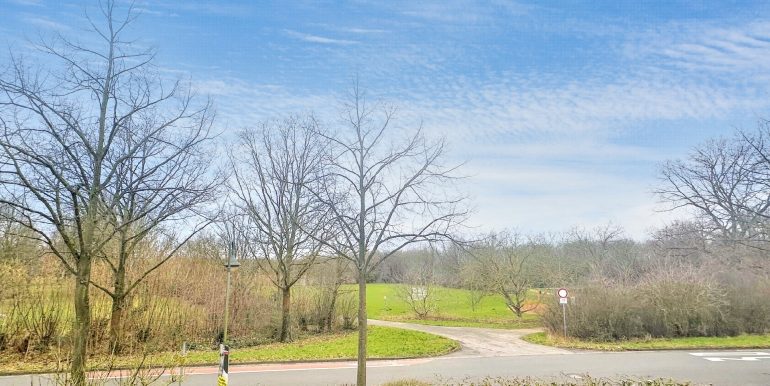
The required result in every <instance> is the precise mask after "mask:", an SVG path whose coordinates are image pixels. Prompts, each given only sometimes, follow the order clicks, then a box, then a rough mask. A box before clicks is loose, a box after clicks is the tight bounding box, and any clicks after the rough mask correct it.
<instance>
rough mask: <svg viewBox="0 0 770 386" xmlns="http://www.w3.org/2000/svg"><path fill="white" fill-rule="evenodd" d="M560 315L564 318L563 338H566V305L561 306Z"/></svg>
mask: <svg viewBox="0 0 770 386" xmlns="http://www.w3.org/2000/svg"><path fill="white" fill-rule="evenodd" d="M561 314H562V316H563V317H564V337H565V338H566V337H567V305H566V304H564V303H562V304H561Z"/></svg>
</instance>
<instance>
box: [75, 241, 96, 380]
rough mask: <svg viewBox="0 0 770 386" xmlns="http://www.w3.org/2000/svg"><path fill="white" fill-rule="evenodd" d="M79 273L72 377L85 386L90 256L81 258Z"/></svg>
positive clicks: (76, 289) (89, 316)
mask: <svg viewBox="0 0 770 386" xmlns="http://www.w3.org/2000/svg"><path fill="white" fill-rule="evenodd" d="M77 272H78V274H77V276H76V277H75V326H74V327H75V328H74V332H75V342H74V347H73V349H72V363H71V364H70V377H71V378H72V384H73V385H74V386H84V385H85V384H86V373H85V367H86V355H87V350H88V335H89V334H88V333H89V331H88V330H89V328H90V326H91V307H90V305H89V301H88V299H89V295H88V289H89V282H90V280H91V258H90V256H80V259H78V267H77Z"/></svg>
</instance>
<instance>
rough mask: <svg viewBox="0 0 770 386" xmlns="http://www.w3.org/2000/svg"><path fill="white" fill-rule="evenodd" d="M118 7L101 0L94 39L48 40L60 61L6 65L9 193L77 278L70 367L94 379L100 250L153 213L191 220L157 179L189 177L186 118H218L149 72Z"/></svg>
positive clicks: (4, 177) (2, 79) (3, 96)
mask: <svg viewBox="0 0 770 386" xmlns="http://www.w3.org/2000/svg"><path fill="white" fill-rule="evenodd" d="M117 8H118V7H117V5H116V2H115V1H112V0H108V1H105V2H104V3H102V4H101V7H100V11H101V15H100V17H102V18H103V22H100V23H97V22H94V21H93V20H90V19H89V20H90V22H91V28H92V32H93V34H92V35H91V36H89V39H90V40H91V41H92V42H90V43H88V44H84V43H79V42H77V41H75V40H72V39H66V38H63V37H61V36H59V37H57V38H56V39H54V40H52V41H51V42H50V43H49V42H43V43H42V44H41V45H39V47H40V49H41V50H42V52H43V53H45V54H47V55H48V56H49V57H51V58H53V63H59V64H60V67H58V68H52V69H50V70H49V71H43V70H38V71H35V70H34V69H32V68H29V67H27V66H26V64H25V63H24V62H23V61H22V60H21V59H18V58H16V57H13V58H12V59H11V61H10V65H9V68H8V69H7V70H6V71H4V72H3V73H2V75H1V76H0V130H2V132H1V134H0V157H2V169H0V182H2V189H3V190H2V194H1V195H0V202H1V203H3V204H6V205H9V206H11V207H13V208H15V209H16V210H17V212H18V213H19V214H20V216H19V217H18V220H17V223H19V224H20V225H22V226H25V227H27V228H28V229H29V230H31V231H32V232H34V235H35V236H34V237H35V238H36V239H38V240H40V241H42V242H43V243H45V244H46V245H47V247H48V248H49V249H50V250H51V252H52V253H53V254H54V255H56V256H57V257H58V258H59V260H60V261H61V262H62V264H63V265H64V267H66V269H67V270H68V271H69V272H71V273H72V274H73V276H74V278H75V295H74V306H75V307H74V308H75V324H74V329H73V331H74V333H73V335H74V344H73V347H72V354H71V360H72V362H71V368H70V370H71V379H72V381H73V383H74V384H76V385H83V384H85V382H86V379H85V371H84V370H85V365H86V354H87V353H86V351H87V345H88V337H89V328H90V322H91V319H90V318H91V317H90V313H91V312H90V305H89V287H90V285H91V283H92V280H91V269H92V263H93V261H94V260H95V259H99V258H102V257H105V251H106V247H107V246H108V244H109V243H111V242H114V241H115V240H116V235H120V234H121V233H122V232H123V233H124V234H125V241H126V243H124V244H123V245H124V246H127V247H129V249H130V245H131V244H130V243H131V242H132V240H137V239H138V238H141V237H143V236H142V235H144V234H146V233H147V232H148V231H149V230H152V229H157V226H149V227H148V224H153V223H159V221H161V222H162V221H165V220H168V219H171V218H174V219H177V220H180V221H181V220H182V217H175V216H176V214H178V212H174V211H172V213H175V214H170V215H169V214H168V213H169V212H168V211H166V209H164V208H165V207H168V206H184V204H182V203H181V201H178V200H177V196H176V195H175V194H174V193H173V192H169V193H168V194H166V189H168V188H173V187H175V186H176V185H175V184H176V182H165V183H164V182H163V181H160V182H159V181H157V179H160V180H163V179H168V180H171V181H178V180H177V178H182V177H180V176H179V174H178V173H181V169H180V166H179V165H177V162H182V163H184V162H189V161H191V160H192V159H191V158H184V157H182V158H179V157H173V156H171V154H174V152H175V151H177V152H180V153H184V152H185V151H187V150H189V149H190V148H189V147H187V146H186V145H181V146H183V147H186V149H185V150H179V149H178V146H180V143H181V142H176V141H171V143H163V142H166V141H168V140H169V137H168V135H170V134H171V133H176V130H178V129H179V128H180V127H189V128H192V129H193V130H194V131H196V130H197V129H201V131H199V133H205V132H206V128H207V126H208V124H209V120H208V114H207V111H208V106H207V105H205V106H203V107H202V108H200V109H193V108H192V107H191V105H190V104H189V102H190V94H187V93H184V92H181V95H179V94H180V89H179V88H178V86H177V85H175V86H174V87H171V88H170V89H166V88H163V87H161V86H160V85H158V84H157V83H155V81H156V80H157V79H156V78H153V77H151V76H148V75H147V74H149V73H151V71H149V70H150V69H151V61H152V59H153V54H152V52H151V51H139V50H136V49H134V47H133V46H132V44H131V42H130V41H128V40H126V39H125V38H124V35H125V33H126V29H127V27H128V26H129V25H130V24H131V22H132V21H133V20H134V19H135V13H134V12H133V8H132V7H131V6H129V7H128V9H125V10H124V11H125V12H121V11H123V10H118V9H117ZM119 14H120V15H119ZM94 40H95V41H94ZM169 109H170V110H169ZM169 111H171V112H169ZM180 120H183V121H187V122H192V123H190V124H189V126H187V125H180V124H179V122H180ZM204 137H205V135H202V136H198V137H197V138H198V139H202V138H204ZM182 142H184V141H182ZM194 142H197V140H196V141H194ZM175 149H176V150H175ZM158 151H160V152H159V153H158ZM183 200H184V199H182V201H183ZM126 211H133V213H131V214H127V213H126ZM162 213H166V214H165V215H164V214H162ZM164 216H170V217H165V218H164ZM159 219H160V220H159ZM143 230H144V231H143ZM129 255H130V254H127V255H125V256H129ZM118 260H120V258H118ZM110 261H111V262H112V263H113V264H115V260H110ZM119 266H120V264H119V262H118V263H117V264H116V265H115V268H116V270H119ZM131 285H133V284H131ZM103 289H107V288H106V287H105V288H103ZM111 291H112V292H113V293H115V292H114V288H113V290H111Z"/></svg>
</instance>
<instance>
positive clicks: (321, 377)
mask: <svg viewBox="0 0 770 386" xmlns="http://www.w3.org/2000/svg"><path fill="white" fill-rule="evenodd" d="M372 324H388V325H393V324H391V323H382V322H374V321H372ZM394 326H395V325H394ZM398 327H405V328H411V329H416V330H422V331H428V332H432V333H436V334H439V335H444V336H447V337H450V338H453V339H456V340H458V341H460V342H461V344H462V345H463V349H461V350H460V351H458V352H455V353H453V354H450V355H447V356H444V357H438V358H423V359H408V360H376V361H375V360H370V361H369V366H367V367H368V382H369V384H370V385H380V384H382V383H385V382H388V381H394V380H399V379H420V380H425V381H434V382H435V381H439V382H441V381H446V382H452V381H455V382H457V381H461V380H478V379H481V378H485V377H525V376H534V377H546V378H557V379H569V378H573V379H576V378H578V377H584V376H586V375H590V376H592V377H618V376H631V377H635V378H640V379H647V378H661V377H662V378H672V379H675V380H680V381H690V382H693V383H695V384H713V385H741V386H750V385H756V386H760V385H761V386H768V385H770V350H740V351H739V350H725V351H697V350H690V351H642V352H621V353H603V352H586V351H567V350H561V349H554V348H549V347H542V346H537V345H532V344H529V343H526V342H523V341H521V340H520V339H519V337H520V336H521V335H522V334H523V333H524V332H520V331H505V330H492V329H475V328H460V327H435V326H421V325H398ZM355 365H356V364H355V362H315V363H293V364H263V365H239V366H231V368H230V370H231V371H230V385H236V386H239V385H243V386H247V385H248V386H251V385H345V384H354V383H355V376H356V369H355ZM216 373H217V369H216V368H215V367H202V368H188V369H186V370H185V376H184V378H183V380H184V382H183V384H184V385H188V386H204V385H206V386H209V385H216V378H217V375H216ZM49 379H50V378H49V377H47V376H17V377H0V386H6V385H19V386H26V385H47V384H51V383H50V381H49ZM162 380H165V381H166V382H167V381H168V378H163V379H162ZM164 383H165V382H163V383H161V382H159V383H158V384H164Z"/></svg>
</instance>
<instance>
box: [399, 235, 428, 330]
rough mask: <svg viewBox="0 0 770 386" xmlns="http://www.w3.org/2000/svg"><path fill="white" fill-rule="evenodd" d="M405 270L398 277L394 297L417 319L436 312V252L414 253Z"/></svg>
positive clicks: (421, 251)
mask: <svg viewBox="0 0 770 386" xmlns="http://www.w3.org/2000/svg"><path fill="white" fill-rule="evenodd" d="M412 255H413V256H410V257H411V259H410V261H408V262H407V264H406V266H407V267H406V269H405V270H404V271H403V272H402V273H401V274H400V275H399V277H398V281H399V283H401V284H400V285H399V286H398V289H397V292H396V296H398V297H399V298H401V300H403V301H404V302H405V303H406V304H407V305H408V306H409V308H411V309H412V311H413V312H414V313H415V315H417V317H418V318H420V319H422V318H425V317H427V316H428V314H430V313H431V312H434V311H436V307H437V304H436V295H437V293H436V292H437V291H436V280H435V268H436V267H435V266H436V251H435V250H434V249H433V248H431V249H430V250H419V251H414V253H413V254H412Z"/></svg>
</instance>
